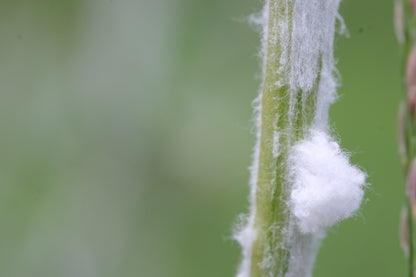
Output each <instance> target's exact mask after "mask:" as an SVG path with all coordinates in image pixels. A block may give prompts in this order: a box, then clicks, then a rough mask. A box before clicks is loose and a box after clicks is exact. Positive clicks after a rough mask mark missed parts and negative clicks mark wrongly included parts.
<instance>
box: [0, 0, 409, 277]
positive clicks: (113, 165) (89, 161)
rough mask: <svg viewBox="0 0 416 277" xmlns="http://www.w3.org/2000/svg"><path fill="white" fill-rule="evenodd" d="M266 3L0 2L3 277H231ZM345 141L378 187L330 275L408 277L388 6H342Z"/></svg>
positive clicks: (350, 227)
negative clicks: (253, 19) (401, 235)
mask: <svg viewBox="0 0 416 277" xmlns="http://www.w3.org/2000/svg"><path fill="white" fill-rule="evenodd" d="M261 6H262V3H261V2H260V1H259V0H228V1H224V0H209V1H207V0H37V1H33V0H1V1H0V65H1V66H0V130H1V135H0V222H1V225H0V226H1V227H0V275H1V276H10V277H14V276H16V277H25V276H36V277H37V276H39V277H49V276H51V277H52V276H53V277H57V276H59V277H67V276H68V277H69V276H71V277H72V276H79V277H83V276H85V277H95V276H99V277H107V276H108V277H114V276H126V277H127V276H140V277H153V276H155V277H159V276H161V277H164V276H168V277H185V276H189V277H191V276H192V277H194V276H198V277H204V276H207V277H208V276H210V277H212V276H233V275H234V273H235V272H236V268H237V266H238V263H239V259H240V257H239V256H240V249H239V246H238V245H237V243H236V242H234V241H233V240H232V239H231V236H232V229H233V225H234V224H235V223H236V220H237V217H238V215H239V214H241V213H244V212H246V211H247V207H248V201H247V196H248V190H249V189H248V185H247V183H248V178H249V173H248V170H247V168H248V166H249V165H250V163H251V149H252V147H253V145H254V136H253V135H252V129H253V124H252V122H251V118H252V116H251V114H252V109H251V101H252V100H253V99H254V98H255V97H256V94H257V89H258V86H259V82H260V80H259V73H260V67H259V59H258V57H257V56H256V53H257V52H258V50H259V45H260V44H259V36H258V34H257V33H256V32H255V31H254V30H253V28H252V27H250V26H249V24H248V23H247V20H246V18H247V16H248V15H250V14H252V13H254V12H257V11H259V10H260V9H261ZM340 12H341V14H342V15H343V17H344V19H345V21H346V24H347V26H348V29H349V33H350V37H349V38H346V37H340V36H338V37H337V39H336V57H337V59H338V69H339V71H340V73H341V75H342V83H343V85H342V87H341V88H340V89H339V92H340V95H341V97H340V99H339V101H338V102H337V103H336V104H335V105H334V106H333V107H332V109H331V121H332V125H333V128H334V130H335V132H336V134H337V136H338V137H339V139H340V141H341V145H342V147H343V148H345V149H348V150H349V151H350V152H351V153H352V160H353V161H354V163H356V164H358V165H360V166H361V167H363V168H364V169H366V171H367V172H368V174H369V182H370V183H371V184H372V185H371V187H370V188H368V189H367V193H366V202H365V203H364V205H363V208H362V209H361V211H360V213H359V214H358V215H357V216H356V217H355V218H353V219H350V220H348V221H346V222H343V223H341V224H339V225H338V226H336V227H335V228H333V229H331V230H330V231H329V232H328V237H327V238H326V239H325V241H324V242H323V245H322V248H321V251H320V254H319V256H318V260H317V263H316V267H315V276H319V277H333V276H337V277H343V276H345V277H347V276H348V277H350V276H378V277H380V276H386V277H387V276H388V277H391V276H405V275H404V274H405V272H406V262H405V259H404V256H403V253H402V251H401V249H400V247H399V239H398V221H399V220H398V218H399V212H400V210H401V206H402V203H403V200H404V178H403V177H402V175H401V167H400V159H399V156H398V154H397V146H396V144H397V143H396V114H397V107H398V103H399V100H400V99H401V96H402V94H401V85H400V64H399V51H398V45H397V43H396V40H395V37H394V32H393V16H392V14H393V3H392V1H391V0H380V1H362V0H344V1H343V3H342V5H341V10H340Z"/></svg>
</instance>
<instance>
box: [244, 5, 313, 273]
mask: <svg viewBox="0 0 416 277" xmlns="http://www.w3.org/2000/svg"><path fill="white" fill-rule="evenodd" d="M293 3H294V1H285V0H270V1H269V9H268V12H269V14H268V30H269V32H268V34H267V38H266V51H265V57H264V67H265V68H264V80H263V90H262V94H261V126H260V152H259V164H258V178H257V190H256V195H255V203H256V204H255V208H256V213H255V221H254V229H255V231H256V234H257V237H256V240H255V241H254V244H253V250H252V257H251V269H250V277H262V276H266V275H267V276H269V275H268V274H270V273H272V274H273V276H284V274H285V273H286V272H287V269H288V266H289V258H290V253H289V251H288V250H287V249H285V247H283V246H284V245H285V241H283V240H284V236H283V233H284V232H285V230H287V229H288V224H289V217H290V214H289V210H288V209H287V204H286V203H287V198H288V195H287V194H288V193H287V192H288V190H287V188H288V184H287V181H286V179H285V176H286V174H287V172H285V163H286V162H287V159H288V151H289V149H290V146H291V145H293V143H295V142H296V141H297V140H299V139H302V138H303V137H304V135H305V130H306V129H307V127H309V126H310V125H311V121H312V118H313V113H314V111H315V101H316V100H315V99H316V94H317V83H318V82H319V78H318V79H317V80H316V86H315V88H314V89H313V91H312V92H311V93H309V94H308V96H307V99H302V97H301V96H302V91H298V92H291V91H290V89H289V87H288V86H287V85H285V86H277V85H276V84H278V83H283V82H282V79H283V78H284V76H282V75H281V74H279V73H278V72H279V70H278V69H279V68H280V67H281V66H282V65H281V62H280V56H281V53H282V51H283V50H282V48H281V44H280V42H279V39H278V38H279V32H280V30H279V28H280V27H281V26H279V25H278V21H279V19H281V18H283V17H285V16H288V22H289V23H290V22H291V13H292V10H293ZM290 28H291V26H290V24H289V30H290ZM290 93H295V94H296V96H295V101H296V103H295V110H296V111H295V114H294V116H293V117H294V118H290V116H289V114H290V112H289V107H290V103H289V101H291V100H290V99H291V97H289V94H290ZM276 132H278V133H279V134H280V136H279V139H278V142H277V141H276V137H275V136H276ZM275 143H278V148H279V153H278V155H277V157H276V153H275V147H276V145H275ZM266 256H267V257H272V258H273V261H267V260H266ZM267 262H269V263H273V266H271V267H270V266H269V268H267V266H265V265H264V263H267ZM270 268H272V269H270ZM270 270H272V271H273V272H270Z"/></svg>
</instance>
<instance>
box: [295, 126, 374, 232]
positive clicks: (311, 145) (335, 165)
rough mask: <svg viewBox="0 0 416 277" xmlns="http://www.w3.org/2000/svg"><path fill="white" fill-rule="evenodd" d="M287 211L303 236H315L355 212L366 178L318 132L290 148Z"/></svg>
mask: <svg viewBox="0 0 416 277" xmlns="http://www.w3.org/2000/svg"><path fill="white" fill-rule="evenodd" d="M288 170H289V174H290V178H292V180H293V185H292V190H291V193H290V200H289V205H290V210H291V211H292V214H293V215H294V217H295V218H296V223H297V224H298V226H299V229H300V231H301V232H302V233H304V234H308V233H317V232H320V231H323V230H325V228H328V227H331V226H332V225H334V224H335V223H337V222H339V221H340V220H342V219H345V218H348V217H350V216H351V215H353V214H354V212H356V211H357V210H358V209H359V207H360V204H361V200H362V199H363V195H364V192H363V189H362V188H363V186H364V185H365V178H366V175H365V174H364V173H363V172H362V171H361V170H360V169H358V168H357V167H355V166H353V165H351V164H350V163H349V160H348V157H347V156H346V155H345V154H344V153H343V152H342V151H341V149H340V147H339V145H338V143H336V142H335V141H333V140H332V139H331V138H330V137H329V136H328V135H327V134H325V133H323V132H321V131H313V132H312V134H311V136H310V138H307V139H305V140H302V141H300V142H299V143H297V144H296V145H295V146H293V148H292V150H291V153H290V155H289V166H288Z"/></svg>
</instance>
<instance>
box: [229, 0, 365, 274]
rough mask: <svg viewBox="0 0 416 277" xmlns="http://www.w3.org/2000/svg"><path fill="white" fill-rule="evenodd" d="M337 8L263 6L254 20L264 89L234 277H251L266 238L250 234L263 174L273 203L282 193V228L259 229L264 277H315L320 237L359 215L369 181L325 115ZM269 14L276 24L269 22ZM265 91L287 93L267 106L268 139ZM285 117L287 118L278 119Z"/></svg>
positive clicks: (325, 2)
mask: <svg viewBox="0 0 416 277" xmlns="http://www.w3.org/2000/svg"><path fill="white" fill-rule="evenodd" d="M340 1H341V0H265V4H264V8H263V10H262V12H261V13H259V14H257V15H256V16H252V17H251V21H252V22H253V23H255V24H259V25H261V26H262V50H261V56H262V57H263V64H262V71H263V83H262V85H261V88H260V92H259V96H258V97H257V98H256V100H255V114H256V127H257V135H256V139H257V142H256V145H255V148H254V154H253V164H252V166H251V168H250V172H251V178H250V188H251V189H250V213H249V215H248V216H247V217H245V220H244V224H243V225H242V227H241V228H238V230H237V232H236V234H235V238H236V240H237V241H238V242H239V243H240V244H241V246H242V249H243V259H242V262H241V264H240V267H239V271H238V274H237V277H249V276H250V272H251V269H252V267H253V264H252V259H253V257H252V256H253V245H254V243H255V242H256V240H258V239H259V236H262V235H263V236H264V234H265V231H264V230H261V231H262V232H258V231H259V230H258V229H256V228H260V227H255V222H256V213H257V211H256V206H257V204H259V203H256V193H258V189H259V188H258V182H259V167H260V166H263V167H266V168H267V169H268V170H270V168H274V171H273V172H272V173H271V174H270V176H271V177H270V179H269V180H270V184H266V186H269V187H270V188H271V189H270V192H271V194H272V195H274V194H275V191H281V197H280V198H279V199H274V201H283V204H284V216H283V217H284V219H283V221H282V222H284V226H282V225H279V224H275V223H273V222H271V223H268V224H269V225H268V226H264V224H265V223H264V221H262V225H261V226H263V227H261V228H263V229H264V228H265V229H266V233H268V234H269V235H268V238H267V239H265V238H261V239H262V241H265V240H269V241H270V242H271V243H269V244H265V246H264V247H265V249H264V252H263V254H262V260H261V261H257V263H256V266H259V267H260V268H261V270H262V271H263V275H262V276H274V277H310V276H312V269H313V264H314V260H315V256H316V251H317V249H318V248H319V244H320V241H321V240H322V239H323V238H324V236H325V230H326V229H327V228H329V227H331V226H332V225H334V224H336V223H337V222H339V221H340V220H342V219H345V218H348V217H350V216H352V215H353V214H354V213H355V212H356V211H357V210H358V209H359V207H360V204H361V201H362V198H363V195H364V192H363V188H364V186H365V185H366V184H365V179H366V174H365V173H364V172H362V171H361V170H360V169H359V168H358V167H355V166H353V165H351V164H350V162H349V158H348V155H346V154H345V153H343V152H342V150H341V148H340V147H339V145H338V143H337V142H336V141H335V140H334V139H333V138H331V136H330V133H329V124H328V114H329V107H330V105H331V104H332V103H333V102H334V101H335V100H336V98H337V94H336V87H337V85H338V82H337V78H336V77H335V75H336V68H335V61H334V57H333V48H334V34H335V31H336V21H337V20H338V22H339V25H338V29H339V31H340V32H342V33H346V28H345V24H344V21H343V20H342V18H341V16H340V15H339V14H338V7H339V4H340ZM271 13H274V14H275V15H277V14H278V15H279V16H276V18H269V16H270V14H271ZM270 65H273V66H274V67H271V66H270ZM266 76H267V77H268V78H269V79H268V80H269V81H270V79H272V80H273V82H272V85H271V86H270V82H268V83H267V84H268V85H267V86H266ZM264 90H268V91H270V90H272V91H281V92H284V93H285V94H284V95H282V94H279V96H278V97H277V96H275V97H273V98H272V100H273V101H275V102H276V106H275V107H274V108H273V107H272V109H271V110H270V109H269V112H270V111H272V112H275V114H274V115H272V116H274V118H273V120H270V117H268V116H271V115H269V114H267V115H266V119H267V120H268V122H269V123H268V124H271V125H272V126H273V127H272V128H273V130H272V131H271V132H268V134H270V137H262V128H265V127H264V126H262V124H264V122H262V112H263V111H262V109H263V107H262V98H263V93H264ZM267 99H270V98H267ZM282 103H287V104H282ZM284 105H287V107H286V106H284ZM265 107H266V104H265ZM282 110H284V111H285V112H284V113H285V114H279V113H281V112H282ZM270 122H271V123H270ZM299 122H300V123H299ZM299 130H300V131H299ZM261 143H263V144H266V145H270V146H267V147H266V148H265V149H269V150H270V152H271V155H269V156H270V157H271V159H270V160H266V161H267V163H262V162H261V161H260V158H261V154H260V148H261ZM278 161H280V162H279V164H278ZM277 186H280V187H277ZM261 193H263V194H264V191H261ZM272 195H270V198H271V199H272V197H273V196H272ZM281 220H282V219H281ZM280 224H281V223H280ZM282 253H283V254H282ZM282 255H283V256H287V257H289V258H288V261H287V266H284V267H282V265H281V264H279V262H276V261H277V259H281V258H282ZM256 276H257V275H256Z"/></svg>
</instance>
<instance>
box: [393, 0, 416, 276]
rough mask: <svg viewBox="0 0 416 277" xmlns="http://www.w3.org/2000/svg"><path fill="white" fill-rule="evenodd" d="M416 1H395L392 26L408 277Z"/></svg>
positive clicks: (415, 252)
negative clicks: (399, 90) (399, 92)
mask: <svg viewBox="0 0 416 277" xmlns="http://www.w3.org/2000/svg"><path fill="white" fill-rule="evenodd" d="M415 5H416V1H414V0H397V1H396V2H395V27H396V35H397V39H398V41H399V43H400V50H401V58H402V76H403V83H402V85H403V91H404V92H405V97H406V101H404V102H403V103H402V104H401V105H400V108H399V118H398V143H399V152H400V155H401V160H402V167H403V173H404V175H405V177H407V191H406V204H405V207H404V208H403V211H402V215H401V223H400V236H401V245H402V248H403V250H404V252H405V254H406V256H407V258H408V264H409V276H410V277H413V276H416V275H415V270H416V268H415V265H416V262H415V259H416V244H415V243H416V233H415V230H416V44H415V38H416V20H415V19H416V17H415V15H416V6H415Z"/></svg>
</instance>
